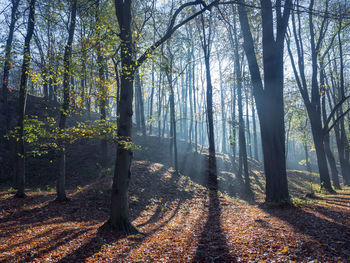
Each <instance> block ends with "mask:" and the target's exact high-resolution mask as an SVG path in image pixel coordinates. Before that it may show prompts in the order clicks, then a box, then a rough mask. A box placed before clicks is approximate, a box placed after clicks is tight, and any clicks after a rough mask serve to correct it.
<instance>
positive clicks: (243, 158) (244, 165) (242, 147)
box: [234, 21, 252, 194]
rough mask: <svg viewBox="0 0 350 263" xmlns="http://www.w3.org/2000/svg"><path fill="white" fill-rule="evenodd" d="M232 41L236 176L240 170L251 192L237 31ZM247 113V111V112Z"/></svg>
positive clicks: (246, 187)
mask: <svg viewBox="0 0 350 263" xmlns="http://www.w3.org/2000/svg"><path fill="white" fill-rule="evenodd" d="M234 31H235V32H237V30H236V21H234ZM234 43H235V52H234V54H235V60H234V65H235V73H236V74H235V79H236V83H237V102H238V123H239V124H238V127H239V128H238V136H239V164H238V167H239V168H238V176H239V177H240V178H242V172H243V173H244V174H243V177H244V182H245V191H246V192H247V193H249V194H251V193H252V192H251V188H250V178H249V171H248V169H249V167H248V157H247V144H246V137H245V128H244V120H243V98H242V88H243V87H242V86H243V85H242V83H243V79H242V72H241V65H240V60H239V54H238V37H237V33H235V34H234ZM247 114H248V112H247Z"/></svg>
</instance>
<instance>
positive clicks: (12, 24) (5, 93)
mask: <svg viewBox="0 0 350 263" xmlns="http://www.w3.org/2000/svg"><path fill="white" fill-rule="evenodd" d="M19 2H20V0H13V1H12V9H11V22H10V27H9V34H8V37H7V40H6V46H5V63H4V73H3V79H2V100H3V109H2V112H3V114H4V115H5V119H6V123H5V128H6V130H7V129H8V128H9V125H10V117H9V111H8V98H7V97H8V90H9V88H10V87H9V74H10V70H11V50H12V41H13V34H14V31H15V25H16V21H17V18H16V13H17V9H18V5H19Z"/></svg>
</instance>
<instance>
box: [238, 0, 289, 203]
mask: <svg viewBox="0 0 350 263" xmlns="http://www.w3.org/2000/svg"><path fill="white" fill-rule="evenodd" d="M241 2H243V1H241ZM260 2H261V5H262V9H261V14H262V27H263V62H264V85H263V84H262V80H261V75H260V70H259V66H258V63H257V59H256V56H255V50H254V41H253V38H252V35H251V31H250V27H249V21H248V17H247V12H246V10H245V7H244V6H243V5H238V10H239V18H240V22H241V29H242V34H243V38H244V45H243V46H244V50H245V53H246V56H247V59H248V65H249V70H250V74H251V79H252V85H253V88H254V91H253V92H254V97H255V102H256V106H257V111H258V116H259V120H260V130H261V140H262V147H263V153H264V167H265V176H266V201H267V202H286V201H288V200H289V193H288V184H287V173H286V159H285V128H284V105H283V79H284V78H283V49H284V45H283V43H284V35H285V32H286V27H287V24H288V19H289V14H290V9H289V8H288V6H290V5H291V1H289V0H287V1H286V3H285V8H284V11H283V16H282V12H281V10H280V8H281V7H277V10H278V11H279V17H278V19H277V29H276V40H275V38H274V28H273V14H272V3H271V1H269V0H261V1H260Z"/></svg>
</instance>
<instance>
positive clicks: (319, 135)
mask: <svg viewBox="0 0 350 263" xmlns="http://www.w3.org/2000/svg"><path fill="white" fill-rule="evenodd" d="M313 4H314V1H313V0H311V2H310V6H309V8H310V9H312V8H313ZM298 19H299V30H298V31H297V29H296V24H295V19H294V15H293V20H292V22H293V23H292V24H293V33H294V38H295V42H296V47H297V54H298V66H299V73H300V77H299V75H298V72H297V69H296V65H295V62H294V59H293V55H292V51H291V49H290V44H289V43H288V52H289V56H290V59H291V63H292V68H293V71H294V75H295V78H296V80H297V85H298V88H299V91H300V93H301V96H302V98H303V101H304V104H305V106H306V110H307V113H308V116H309V119H310V125H311V132H312V136H313V140H314V145H315V151H316V156H317V164H318V169H319V174H320V185H321V187H322V188H324V189H326V190H327V191H329V192H333V191H334V190H333V188H332V185H331V181H330V177H329V171H328V166H327V158H326V151H325V147H324V131H323V127H322V119H321V101H320V92H319V87H318V80H317V74H318V65H317V56H318V55H319V49H320V45H321V41H322V37H323V36H324V34H325V32H326V26H325V21H326V19H324V20H323V22H322V25H321V29H320V35H319V38H318V40H317V41H315V36H314V25H313V19H312V15H311V14H309V29H310V44H311V58H312V80H311V99H310V97H309V94H308V87H307V81H306V77H305V67H304V51H303V42H302V37H301V22H300V15H299V14H298Z"/></svg>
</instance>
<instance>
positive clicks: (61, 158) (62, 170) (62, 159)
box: [56, 0, 77, 201]
mask: <svg viewBox="0 0 350 263" xmlns="http://www.w3.org/2000/svg"><path fill="white" fill-rule="evenodd" d="M76 14H77V0H74V1H73V2H72V8H71V22H70V25H69V32H68V40H67V44H66V47H65V50H64V57H63V68H64V74H63V102H62V106H61V113H60V121H59V124H58V127H59V129H60V133H61V135H62V136H63V138H60V139H59V140H58V146H59V149H58V151H59V152H58V165H59V168H58V177H57V185H56V191H57V198H56V200H57V201H66V200H67V196H66V189H65V188H66V149H65V147H66V145H65V139H64V135H65V130H66V121H67V115H68V113H69V112H68V111H69V104H70V83H69V80H70V65H71V59H72V44H73V37H74V30H75V24H76Z"/></svg>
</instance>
